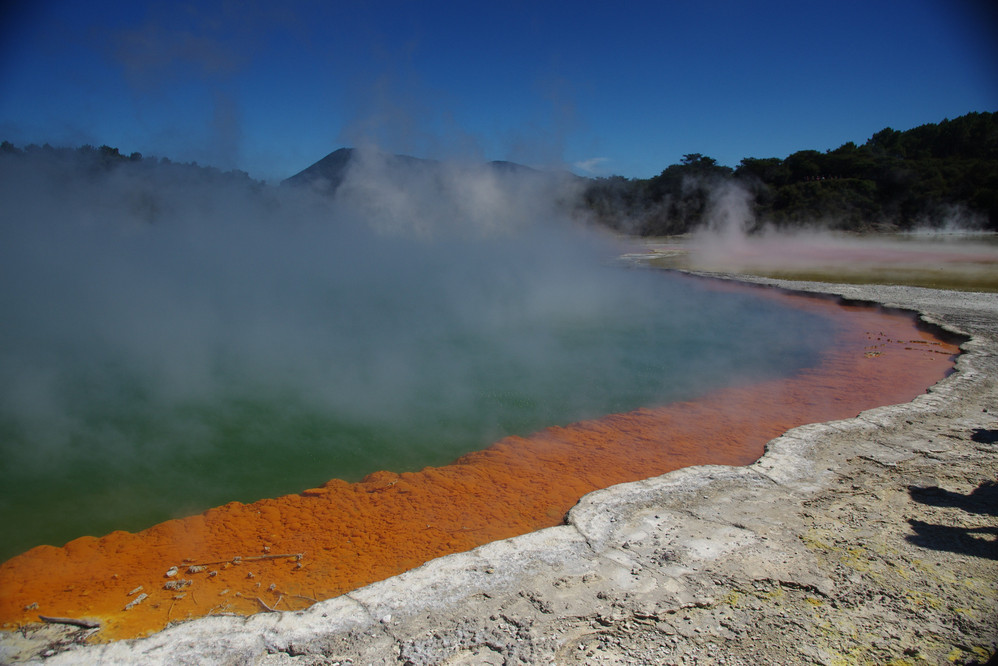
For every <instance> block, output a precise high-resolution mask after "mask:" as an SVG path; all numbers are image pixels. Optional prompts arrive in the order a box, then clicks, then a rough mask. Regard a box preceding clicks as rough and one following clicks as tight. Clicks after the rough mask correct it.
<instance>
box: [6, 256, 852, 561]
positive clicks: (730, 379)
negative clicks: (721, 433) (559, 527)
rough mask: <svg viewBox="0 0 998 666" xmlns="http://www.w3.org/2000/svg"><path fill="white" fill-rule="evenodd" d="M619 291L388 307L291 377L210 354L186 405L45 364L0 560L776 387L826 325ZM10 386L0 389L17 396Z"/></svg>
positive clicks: (695, 297)
mask: <svg viewBox="0 0 998 666" xmlns="http://www.w3.org/2000/svg"><path fill="white" fill-rule="evenodd" d="M606 270H609V269H606ZM632 273H633V272H632ZM626 280H627V283H626V284H628V285H629V288H631V289H634V292H633V293H632V294H631V295H630V296H624V295H623V294H622V295H621V297H620V298H618V299H611V301H610V302H612V307H604V308H601V309H600V310H598V311H592V312H589V311H587V312H586V314H585V316H572V317H565V316H555V315H556V313H553V314H551V316H541V315H538V316H536V317H527V318H522V317H521V318H517V319H515V320H513V321H511V322H508V323H507V324H505V325H504V324H503V323H502V321H495V322H492V323H493V324H494V326H492V327H490V328H487V329H486V328H481V327H479V326H471V327H469V326H462V325H461V323H460V321H461V317H460V316H457V315H459V314H460V312H461V309H460V308H458V309H457V310H456V311H455V312H456V313H457V315H456V314H455V312H451V313H450V314H449V315H448V314H445V313H438V317H437V319H436V320H435V321H433V322H431V323H429V324H428V323H427V319H426V317H425V312H420V313H415V312H414V313H411V315H410V316H411V317H412V319H411V321H405V316H404V315H401V314H400V313H399V312H398V311H397V308H396V309H395V312H394V314H392V317H393V318H398V317H402V321H397V322H396V323H397V324H398V325H399V326H398V335H397V337H394V338H391V337H390V338H384V337H381V336H375V335H373V334H372V333H371V332H370V331H368V332H366V333H365V329H366V327H368V326H375V327H376V328H377V330H384V328H385V322H384V320H383V319H381V318H380V317H375V320H376V321H374V322H363V323H360V322H358V321H357V319H356V318H349V321H348V322H347V323H345V324H336V323H333V322H330V323H329V329H330V344H331V347H330V348H328V349H327V348H323V347H321V346H318V347H315V348H313V349H311V351H310V356H308V357H307V358H308V359H311V361H314V367H310V365H309V362H305V363H297V364H293V365H292V367H291V370H292V372H289V371H288V368H287V367H284V366H282V365H281V364H279V363H275V364H269V365H266V366H264V367H262V368H261V367H257V368H254V369H253V370H252V372H250V371H247V369H246V367H244V366H250V365H252V362H251V361H250V358H249V357H247V356H245V355H241V354H235V353H232V352H231V350H225V349H219V350H216V351H217V353H216V354H214V355H209V356H208V357H207V358H206V359H205V358H202V359H201V360H202V361H207V364H208V366H209V368H208V369H206V370H203V373H202V375H204V376H202V375H198V377H199V379H198V381H197V382H191V384H190V393H189V394H188V393H187V392H185V391H184V390H183V385H181V386H180V388H179V389H178V388H177V387H174V389H171V391H169V392H164V390H163V388H162V386H161V384H162V382H163V381H164V380H163V376H162V375H161V371H162V369H161V368H159V369H157V370H156V371H155V372H153V371H150V370H149V369H148V368H139V369H134V368H131V367H129V366H128V365H127V364H126V363H125V361H127V359H124V358H123V357H122V356H121V354H116V353H112V352H110V351H108V350H106V349H105V350H104V351H94V350H93V349H90V348H71V349H68V350H63V353H64V354H65V356H63V357H61V358H59V359H57V360H56V361H54V366H55V367H58V368H59V369H60V373H59V374H58V375H57V376H53V377H48V378H47V380H48V381H49V382H50V383H52V382H54V383H55V384H56V385H55V386H54V387H53V386H47V387H46V389H47V390H46V391H45V392H42V393H41V395H44V396H47V397H46V399H47V400H48V401H49V402H50V403H52V404H45V405H38V404H30V403H28V402H24V403H22V404H17V403H15V402H13V401H12V400H8V404H6V405H3V407H4V411H3V412H2V413H0V416H2V418H0V438H2V442H3V456H4V464H3V467H2V471H0V476H2V479H0V483H2V488H3V490H2V493H0V525H3V526H4V527H3V534H2V540H0V558H6V557H9V556H12V555H14V554H16V553H18V552H21V551H23V550H25V549H27V548H29V547H31V546H34V545H37V544H42V543H47V544H55V545H61V544H63V543H65V542H66V541H68V540H70V539H72V538H75V537H77V536H81V535H101V534H105V533H108V532H110V531H113V530H116V529H124V530H130V531H135V530H139V529H142V528H144V527H148V526H150V525H152V524H155V523H156V522H159V521H162V520H165V519H168V518H172V517H178V516H183V515H190V514H192V513H196V512H199V511H202V510H204V509H206V508H209V507H212V506H216V505H220V504H224V503H226V502H230V501H241V502H250V501H253V500H256V499H260V498H264V497H273V496H278V495H282V494H287V493H295V492H300V491H301V490H303V489H305V488H309V487H314V486H317V485H319V484H321V483H323V482H325V481H327V480H329V479H331V478H341V479H346V480H358V479H360V478H362V477H363V476H364V475H366V474H368V473H370V472H373V471H376V470H381V469H388V470H392V471H408V470H418V469H420V468H422V467H424V466H427V465H442V464H446V463H448V462H450V461H452V460H454V459H455V458H457V457H458V456H460V455H462V454H464V453H467V452H469V451H473V450H476V449H480V448H483V447H484V446H487V445H488V444H489V443H491V442H493V441H495V440H497V439H499V438H501V437H503V436H506V435H510V434H528V433H530V432H533V431H536V430H539V429H541V428H544V427H546V426H550V425H557V424H567V423H570V422H573V421H576V420H580V419H585V418H592V417H596V416H600V415H603V414H608V413H613V412H620V411H626V410H630V409H634V408H637V407H640V406H647V405H654V404H662V403H666V402H669V401H674V400H678V399H688V398H691V397H696V396H697V395H700V394H702V393H703V392H704V391H707V390H710V389H712V388H716V387H719V386H722V385H726V384H730V383H734V382H744V381H751V380H754V379H760V378H765V377H771V376H776V375H782V374H788V373H793V372H796V371H798V370H800V369H801V368H803V367H807V366H809V365H811V364H814V363H815V362H816V361H817V358H818V354H819V353H820V350H821V349H822V348H823V347H824V346H826V345H828V344H829V343H830V340H831V336H832V335H833V330H832V328H833V327H832V326H831V325H830V323H829V321H828V320H827V319H825V318H823V317H819V316H816V315H813V314H807V313H803V312H798V311H794V310H791V309H788V308H785V307H781V306H778V305H776V304H774V303H773V302H772V301H770V300H767V299H763V298H759V297H756V296H753V295H751V294H733V293H719V292H714V291H711V290H709V289H706V288H704V286H703V285H701V284H700V283H698V282H696V281H693V280H689V279H685V278H678V277H676V276H669V275H666V274H652V273H651V272H643V273H641V274H640V276H637V277H636V276H635V275H628V276H626ZM633 280H636V283H635V282H632V281H633ZM635 284H637V285H638V286H637V288H635V286H634V285H635ZM395 305H397V303H391V304H386V306H385V307H387V308H394V307H395ZM365 312H368V313H370V312H372V311H371V310H370V309H368V310H365ZM562 314H564V313H562ZM576 314H578V313H577V312H576ZM417 315H418V316H417ZM344 326H345V327H346V328H347V329H350V331H351V333H352V336H347V337H345V336H343V335H342V332H343V329H344ZM378 327H380V328H378ZM389 328H390V327H389ZM372 330H374V329H372ZM335 331H338V332H335ZM334 332H335V334H334ZM372 336H373V337H372ZM348 339H349V340H352V341H353V342H351V343H344V340H348ZM367 339H373V341H374V342H376V344H377V345H384V346H385V348H384V350H383V352H379V350H378V349H377V348H376V347H375V346H372V345H371V344H367V342H365V340H367ZM88 344H90V343H88ZM337 346H341V347H345V349H342V350H337V349H335V348H334V347H337ZM97 349H99V347H97ZM52 353H56V352H52ZM340 353H342V354H344V356H338V354H340ZM295 358H297V356H295ZM350 358H353V359H354V360H355V361H356V362H350V361H349V359H350ZM358 358H360V360H357V359H358ZM95 359H96V360H95ZM285 360H287V358H285ZM313 371H314V372H313ZM268 373H272V375H271V374H268ZM185 376H186V375H185ZM316 377H319V378H321V380H317V379H316ZM42 379H44V378H37V377H36V378H35V380H36V381H42ZM23 388H24V391H23V392H21V393H17V394H16V395H20V396H21V397H22V398H24V393H25V392H26V393H27V394H28V395H29V396H30V394H31V390H32V389H31V387H30V386H24V387H23ZM10 395H15V393H9V394H8V396H10ZM24 400H27V398H24ZM39 400H40V399H39ZM33 412H37V413H35V414H34V416H32V413H33Z"/></svg>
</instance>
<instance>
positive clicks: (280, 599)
mask: <svg viewBox="0 0 998 666" xmlns="http://www.w3.org/2000/svg"><path fill="white" fill-rule="evenodd" d="M283 600H284V595H283V594H282V595H281V596H279V597H277V601H275V602H274V608H275V609H276V608H277V604H279V603H281V602H282V601H283ZM285 605H287V604H285Z"/></svg>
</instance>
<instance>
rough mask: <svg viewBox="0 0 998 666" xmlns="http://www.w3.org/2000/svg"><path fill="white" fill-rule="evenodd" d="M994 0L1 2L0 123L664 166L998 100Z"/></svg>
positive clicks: (250, 166) (622, 170) (778, 149)
mask: <svg viewBox="0 0 998 666" xmlns="http://www.w3.org/2000/svg"><path fill="white" fill-rule="evenodd" d="M989 4H993V3H989V2H986V1H983V0H982V1H975V0H862V1H853V0H835V1H830V0H826V1H824V2H808V1H806V0H796V1H794V2H781V1H759V2H735V1H731V0H697V1H693V0H689V1H687V0H675V1H665V0H663V1H660V2H626V1H623V0H617V1H615V2H581V1H579V0H576V1H574V2H543V1H541V0H533V1H528V2H519V1H518V0H511V1H507V2H501V3H499V2H468V1H465V2H433V1H431V0H423V1H418V2H417V1H412V2H407V1H401V0H399V1H395V2H320V1H316V2H294V1H293V0H292V1H289V2H283V3H274V2H263V1H260V2H254V1H249V2H235V1H228V0H218V1H206V2H191V3H185V2H153V1H148V0H146V1H143V0H138V1H132V2H112V1H108V0H91V1H90V2H87V3H79V2H56V1H52V2H45V1H43V0H34V1H18V0H15V1H14V2H13V3H11V2H8V3H5V5H4V9H2V10H0V12H3V15H2V17H0V139H6V140H9V141H11V142H13V143H14V144H15V145H25V144H28V143H45V142H48V143H51V144H53V145H69V146H77V145H81V144H84V143H90V144H94V145H101V144H108V145H111V146H115V147H117V148H119V149H120V150H121V151H122V152H126V153H130V152H133V151H138V152H141V153H143V154H144V155H156V156H167V157H170V158H171V159H174V160H179V161H192V160H193V161H197V162H198V163H200V164H210V165H214V166H218V167H222V168H239V169H243V170H245V171H248V172H249V173H250V174H251V175H252V176H254V177H256V178H261V179H267V180H278V179H281V178H285V177H287V176H290V175H292V174H293V173H295V172H297V171H299V170H301V169H302V168H304V167H306V166H308V165H309V164H311V163H312V162H314V161H316V160H318V159H320V158H321V157H323V156H324V155H326V154H327V153H329V152H331V151H332V150H335V149H336V148H339V147H342V146H354V145H360V144H363V143H373V144H376V145H378V146H379V147H381V148H382V149H384V150H388V151H390V152H398V153H407V154H412V155H416V156H420V157H434V158H448V157H457V158H463V159H489V160H491V159H509V160H513V161H517V162H521V163H525V164H532V165H538V166H552V167H557V166H568V167H570V168H573V170H575V171H576V172H577V173H581V174H591V175H609V174H619V175H624V176H627V177H640V178H646V177H650V176H653V175H655V174H657V173H659V172H660V171H661V170H662V169H664V168H665V167H666V166H668V165H669V164H672V163H676V162H678V161H679V160H680V158H681V157H682V155H684V154H686V153H691V152H698V153H703V154H705V155H708V156H711V157H714V158H715V159H717V160H718V161H719V162H720V163H722V164H727V165H729V166H737V164H738V162H739V161H740V160H741V159H742V158H743V157H785V156H786V155H788V154H790V153H792V152H794V151H797V150H802V149H809V148H813V149H818V150H826V149H833V148H836V147H838V146H840V145H841V144H843V143H845V142H847V141H855V142H856V143H862V142H863V141H865V140H866V139H868V138H869V137H870V136H871V135H872V134H873V133H874V132H876V131H878V130H880V129H883V128H884V127H888V126H889V127H893V128H894V129H899V130H904V129H909V128H911V127H915V126H918V125H922V124H925V123H929V122H938V121H940V120H942V119H943V118H947V117H948V118H953V117H956V116H959V115H963V114H965V113H967V112H970V111H998V33H996V30H995V28H994V26H995V25H998V13H996V11H995V10H994V9H988V8H987V7H988V6H989Z"/></svg>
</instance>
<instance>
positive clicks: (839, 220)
mask: <svg viewBox="0 0 998 666" xmlns="http://www.w3.org/2000/svg"><path fill="white" fill-rule="evenodd" d="M732 192H734V193H735V196H736V199H738V201H740V202H741V204H742V205H744V206H745V207H746V208H747V210H748V211H749V212H750V213H751V215H750V216H749V219H750V220H751V224H752V225H754V227H753V228H749V229H748V230H749V231H752V230H753V229H757V228H760V227H762V226H764V225H768V226H773V227H777V228H800V227H807V226H821V227H825V228H831V229H836V230H843V231H896V230H910V229H914V228H923V227H928V228H944V227H949V226H952V225H958V226H962V227H970V228H977V229H984V230H990V231H998V113H969V114H967V115H964V116H960V117H959V118H955V119H953V120H943V121H942V122H940V123H934V124H927V125H922V126H920V127H916V128H914V129H911V130H908V131H904V132H899V131H897V130H894V129H891V128H889V127H888V128H886V129H883V130H881V131H879V132H877V133H876V134H874V135H873V136H872V137H871V138H870V139H869V140H868V141H867V142H866V143H864V144H863V145H861V146H857V145H856V144H855V143H852V142H849V143H846V144H844V145H842V146H840V147H839V148H836V149H835V150H827V151H825V152H819V151H817V150H801V151H798V152H796V153H793V154H792V155H789V156H788V157H786V158H784V159H780V158H777V157H770V158H761V159H760V158H752V157H747V158H745V159H743V160H742V161H741V163H740V164H739V165H738V167H737V168H735V169H731V168H729V167H726V166H722V165H719V164H717V162H716V160H714V159H712V158H710V157H706V156H704V155H701V154H698V153H693V154H689V155H684V156H683V158H682V161H681V162H680V163H679V164H673V165H671V166H669V167H667V168H666V169H665V170H664V171H662V173H660V174H659V175H658V176H655V177H653V178H648V179H627V178H623V177H620V176H611V177H609V178H599V179H595V180H593V181H592V182H591V183H590V184H589V185H588V187H587V189H586V192H585V206H586V207H587V208H588V209H589V210H590V211H591V212H592V213H593V214H594V215H595V216H596V218H597V220H598V221H600V222H602V223H603V224H606V225H608V226H610V227H612V228H614V229H618V230H620V231H624V232H627V233H633V234H639V235H644V236H657V235H671V234H681V233H686V232H689V231H692V230H694V229H697V228H700V227H703V226H705V225H708V224H710V223H711V221H712V219H713V217H712V216H716V215H717V214H718V212H719V209H720V208H721V207H723V206H725V205H728V206H730V205H731V203H732V201H731V200H730V199H728V200H724V197H725V196H729V197H730V195H731V194H732Z"/></svg>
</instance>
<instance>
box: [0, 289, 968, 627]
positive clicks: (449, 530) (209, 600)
mask: <svg viewBox="0 0 998 666" xmlns="http://www.w3.org/2000/svg"><path fill="white" fill-rule="evenodd" d="M723 288H726V289H730V288H735V287H731V286H726V287H723ZM767 293H768V295H769V296H770V297H772V298H778V299H782V300H785V301H787V302H788V303H789V304H791V305H793V306H795V307H800V308H805V309H808V310H811V311H814V312H817V313H822V314H826V315H827V316H828V317H829V320H830V321H832V319H834V320H835V321H836V322H837V323H836V326H839V327H840V332H839V333H838V339H837V341H836V343H835V345H834V347H833V348H832V349H829V350H828V351H827V353H826V354H825V355H824V357H823V359H822V362H821V363H820V365H819V366H818V367H815V368H812V369H810V370H808V371H806V372H803V373H801V374H798V375H797V376H794V377H790V378H785V379H778V380H773V381H766V382H762V383H754V384H751V385H746V386H740V387H734V388H728V389H724V390H720V391H715V392H713V393H710V394H709V395H706V396H704V397H703V398H700V399H697V400H694V401H688V402H679V403H674V404H669V405H665V406H661V407H654V408H647V409H638V410H636V411H633V412H628V413H625V414H613V415H610V416H606V417H604V418H600V419H597V420H592V421H584V422H579V423H575V424H572V425H569V426H565V427H552V428H548V429H546V430H543V431H541V432H539V433H537V434H535V435H532V436H529V437H507V438H505V439H503V440H501V441H499V442H497V443H495V444H493V445H492V446H490V447H489V448H487V449H485V450H483V451H478V452H475V453H471V454H468V455H466V456H463V457H461V458H460V459H458V460H456V461H455V462H454V463H452V464H450V465H446V466H443V467H428V468H425V469H423V470H421V471H419V472H406V473H402V474H395V473H392V472H376V473H374V474H371V475H369V476H367V477H366V478H365V479H364V480H363V481H361V482H358V483H347V482H344V481H340V480H335V479H334V480H332V481H329V482H328V483H326V484H324V485H323V486H322V487H320V488H313V489H309V490H305V491H304V492H302V493H301V494H298V495H288V496H284V497H278V498H274V499H264V500H260V501H258V502H253V503H252V504H241V503H238V502H233V503H230V504H226V505H224V506H221V507H217V508H214V509H210V510H208V511H205V512H204V513H202V514H200V515H196V516H191V517H188V518H182V519H177V520H170V521H167V522H164V523H161V524H159V525H155V526H153V527H151V528H149V529H147V530H143V531H142V532H138V533H134V534H133V533H128V532H120V531H119V532H113V533H111V534H109V535H107V536H104V537H100V538H96V537H82V538H79V539H75V540H73V541H71V542H69V543H68V544H66V545H65V546H64V547H62V548H55V547H52V546H39V547H36V548H33V549H31V550H29V551H27V552H25V553H23V554H21V555H18V556H17V557H14V558H11V559H10V560H8V561H7V562H5V563H3V564H2V565H0V622H2V624H3V627H4V628H7V629H11V628H14V627H16V626H18V625H22V624H25V623H30V622H37V621H38V615H39V614H41V615H50V616H61V617H74V618H88V619H93V620H99V621H100V622H101V623H102V629H101V630H100V632H98V634H97V636H96V640H105V641H106V640H116V639H123V638H131V637H137V636H142V635H145V634H149V633H152V632H156V631H159V630H161V629H163V628H164V627H165V626H167V625H168V624H169V623H170V622H176V621H182V620H187V619H192V618H197V617H202V616H205V615H210V614H214V613H238V614H244V615H246V614H252V613H257V612H260V611H263V610H267V609H271V610H292V609H301V608H304V607H307V606H309V605H311V604H312V603H314V602H315V601H317V600H322V599H328V598H331V597H335V596H338V595H340V594H343V593H345V592H348V591H350V590H353V589H356V588H358V587H361V586H363V585H366V584H368V583H372V582H375V581H378V580H382V579H384V578H387V577H390V576H392V575H395V574H398V573H401V572H403V571H406V570H408V569H411V568H413V567H416V566H418V565H420V564H422V563H424V562H426V561H428V560H430V559H433V558H436V557H440V556H442V555H447V554H450V553H456V552H461V551H466V550H469V549H471V548H474V547H476V546H479V545H482V544H485V543H488V542H490V541H494V540H497V539H504V538H508V537H512V536H516V535H519V534H524V533H527V532H531V531H534V530H537V529H540V528H544V527H549V526H552V525H557V524H559V523H561V522H562V520H563V517H564V515H565V513H566V512H567V511H568V510H569V509H570V508H571V507H572V506H573V505H574V504H575V503H576V502H577V501H578V500H579V498H580V497H582V496H583V495H585V494H586V493H588V492H591V491H593V490H596V489H599V488H605V487H607V486H611V485H614V484H617V483H622V482H627V481H634V480H638V479H644V478H649V477H653V476H658V475H660V474H664V473H666V472H669V471H671V470H675V469H678V468H681V467H686V466H690V465H702V464H723V465H744V464H748V463H751V462H753V461H755V460H757V459H758V458H759V457H760V456H761V455H762V453H763V451H764V446H765V444H766V442H767V441H769V440H770V439H772V438H774V437H777V436H778V435H780V434H781V433H783V432H785V431H786V430H788V429H790V428H793V427H795V426H798V425H801V424H804V423H812V422H818V421H827V420H833V419H842V418H850V417H854V416H856V414H858V413H859V412H860V411H862V410H865V409H869V408H872V407H875V406H879V405H886V404H895V403H901V402H907V401H910V400H911V399H912V398H914V397H915V396H917V395H918V394H920V393H923V392H924V391H925V389H926V387H928V386H930V385H932V384H934V383H935V382H937V381H938V380H939V379H941V378H942V377H944V376H945V374H946V373H947V372H949V371H950V369H951V368H952V359H953V355H954V354H956V353H957V352H958V349H957V348H956V347H955V346H954V345H952V344H950V343H947V342H943V341H941V340H939V339H937V338H936V337H934V336H933V335H932V334H930V333H928V332H926V331H924V330H921V329H920V328H918V327H916V326H915V325H914V322H913V319H912V317H911V316H909V315H901V314H897V313H889V312H885V311H883V310H879V309H876V308H872V307H863V306H842V305H838V304H836V303H834V302H832V301H829V300H824V299H816V298H811V297H804V296H797V295H789V294H784V293H782V292H776V291H769V292H767ZM841 322H845V324H846V325H845V326H841ZM173 567H176V572H175V573H174V572H173V571H172V568H173ZM168 574H170V575H168ZM139 588H141V589H139ZM142 595H147V596H145V597H142ZM140 599H141V600H140ZM134 602H137V603H134ZM126 608H127V610H126Z"/></svg>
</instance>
